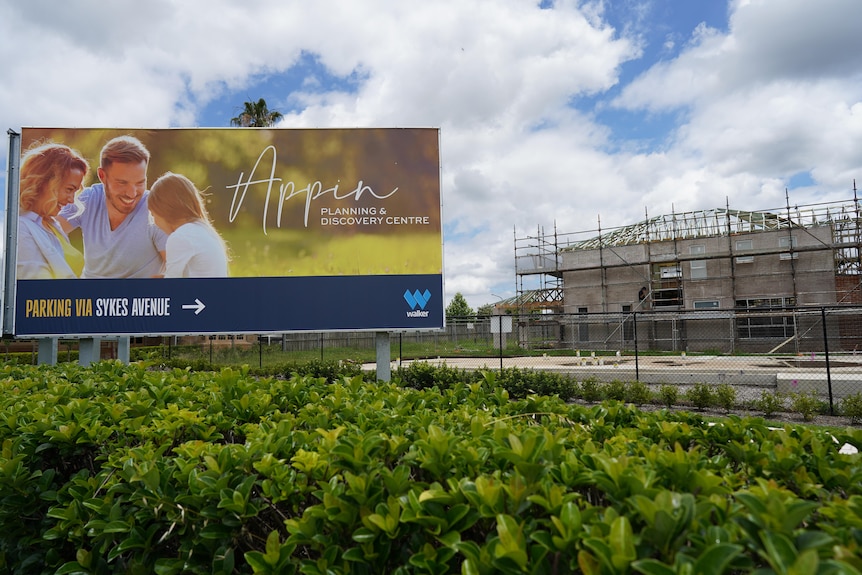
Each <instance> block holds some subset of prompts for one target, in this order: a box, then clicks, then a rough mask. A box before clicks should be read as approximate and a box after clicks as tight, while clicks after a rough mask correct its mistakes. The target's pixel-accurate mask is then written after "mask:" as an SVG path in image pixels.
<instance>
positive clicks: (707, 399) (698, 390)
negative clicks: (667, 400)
mask: <svg viewBox="0 0 862 575" xmlns="http://www.w3.org/2000/svg"><path fill="white" fill-rule="evenodd" d="M685 397H686V399H688V400H689V401H690V402H691V404H692V405H694V406H695V407H696V408H697V409H699V410H704V409H706V408H707V407H711V406H712V405H714V403H715V396H714V394H713V392H712V387H710V386H709V385H707V384H705V383H695V384H694V385H693V386H691V388H689V390H688V391H687V392H686V393H685Z"/></svg>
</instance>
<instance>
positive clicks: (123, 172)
mask: <svg viewBox="0 0 862 575" xmlns="http://www.w3.org/2000/svg"><path fill="white" fill-rule="evenodd" d="M149 161H150V152H149V151H148V150H147V148H146V147H145V146H144V145H143V144H142V143H141V142H140V140H138V139H137V138H134V137H132V136H120V137H117V138H114V139H112V140H111V141H109V142H108V143H107V144H105V146H104V147H103V148H102V152H101V154H100V158H99V170H98V174H99V180H100V181H101V183H99V184H95V185H93V186H90V187H89V188H86V189H85V190H83V191H82V192H81V194H80V196H78V199H79V200H80V203H82V204H83V205H84V210H83V211H78V210H77V208H76V206H75V205H73V204H70V205H69V206H68V209H63V210H62V211H61V212H60V218H58V219H59V220H60V222H61V223H62V225H63V229H64V230H65V231H66V233H69V232H71V231H72V230H75V229H77V228H81V234H82V236H83V238H84V272H83V274H82V275H81V277H82V278H91V279H92V278H145V277H157V276H159V275H161V274H162V273H163V271H164V261H165V241H166V239H167V236H166V235H165V233H164V232H163V231H162V230H160V229H159V228H158V227H157V226H155V225H154V224H153V223H151V222H150V217H149V212H148V210H147V195H148V193H149V192H148V191H147V166H148V164H149Z"/></svg>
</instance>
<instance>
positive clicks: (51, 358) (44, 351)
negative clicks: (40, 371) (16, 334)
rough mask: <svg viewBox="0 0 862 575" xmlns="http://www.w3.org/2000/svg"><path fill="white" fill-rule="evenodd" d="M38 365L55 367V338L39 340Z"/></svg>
mask: <svg viewBox="0 0 862 575" xmlns="http://www.w3.org/2000/svg"><path fill="white" fill-rule="evenodd" d="M38 361H39V365H57V338H56V337H43V338H40V339H39V359H38Z"/></svg>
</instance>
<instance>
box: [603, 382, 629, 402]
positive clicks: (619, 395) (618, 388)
mask: <svg viewBox="0 0 862 575" xmlns="http://www.w3.org/2000/svg"><path fill="white" fill-rule="evenodd" d="M604 391H605V397H606V398H607V399H612V400H614V401H625V399H626V384H625V382H624V381H620V380H618V379H615V380H613V381H612V382H610V383H607V384H605V389H604Z"/></svg>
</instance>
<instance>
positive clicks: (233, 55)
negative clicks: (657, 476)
mask: <svg viewBox="0 0 862 575" xmlns="http://www.w3.org/2000/svg"><path fill="white" fill-rule="evenodd" d="M860 22H862V2H860V1H859V0H818V1H817V2H812V1H811V0H726V1H724V0H606V1H601V0H585V1H576V0H556V1H555V0H541V1H538V0H532V1H528V0H397V1H396V0H351V1H350V2H345V1H344V0H314V2H308V1H299V0H245V1H238V0H149V1H148V2H146V3H144V2H140V1H139V0H112V1H111V2H105V1H104V0H66V1H64V2H56V1H55V0H28V1H26V2H24V1H22V0H0V127H5V128H6V129H12V130H15V131H18V130H19V129H20V128H21V127H29V126H56V127H105V128H107V127H125V128H162V127H224V126H228V125H229V122H230V119H231V118H232V117H234V116H236V115H238V113H239V111H240V110H241V109H242V105H243V102H245V101H252V100H257V99H258V98H265V99H266V102H267V104H268V105H269V107H270V109H274V110H278V111H280V112H282V114H284V118H283V119H282V121H281V122H280V123H279V127H284V128H293V127H302V128H328V127H340V128H354V127H437V128H439V129H440V160H441V186H442V188H441V197H442V203H443V205H442V213H443V243H444V245H443V254H444V270H443V272H444V281H445V291H446V299H447V303H448V301H449V300H451V298H452V297H453V296H454V295H455V293H458V292H460V293H461V294H462V295H464V297H465V298H466V299H467V302H468V303H469V304H470V305H471V306H472V307H473V308H477V307H478V306H480V305H483V304H487V303H493V302H495V301H498V300H499V299H501V298H508V297H510V296H512V295H514V294H515V292H516V285H517V284H516V279H515V269H514V267H515V264H514V260H515V253H514V244H515V238H524V237H527V236H536V235H539V234H544V235H549V236H550V235H552V234H553V233H554V231H555V230H556V231H557V232H558V233H559V234H561V235H565V234H568V233H573V232H582V231H590V230H597V229H599V227H600V228H601V229H602V230H608V229H611V228H613V227H616V226H623V225H627V224H632V223H635V222H638V221H641V220H643V219H644V218H645V217H647V216H649V217H652V216H658V215H662V214H667V213H671V212H672V211H674V212H684V211H693V210H700V209H711V208H723V207H726V206H727V205H729V206H730V207H731V208H732V209H742V210H746V209H750V210H760V209H772V208H780V207H782V206H785V205H786V203H787V202H788V198H789V202H790V203H791V205H799V206H801V205H805V204H810V203H820V202H828V201H840V200H847V199H852V198H853V195H854V191H853V190H854V180H856V181H858V182H859V185H860V186H862V57H860V54H862V33H860V32H859V23H860ZM7 159H8V145H3V146H0V165H2V166H4V173H3V175H2V189H3V190H5V188H6V176H5V166H7ZM593 235H595V234H593ZM527 287H529V286H527Z"/></svg>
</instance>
